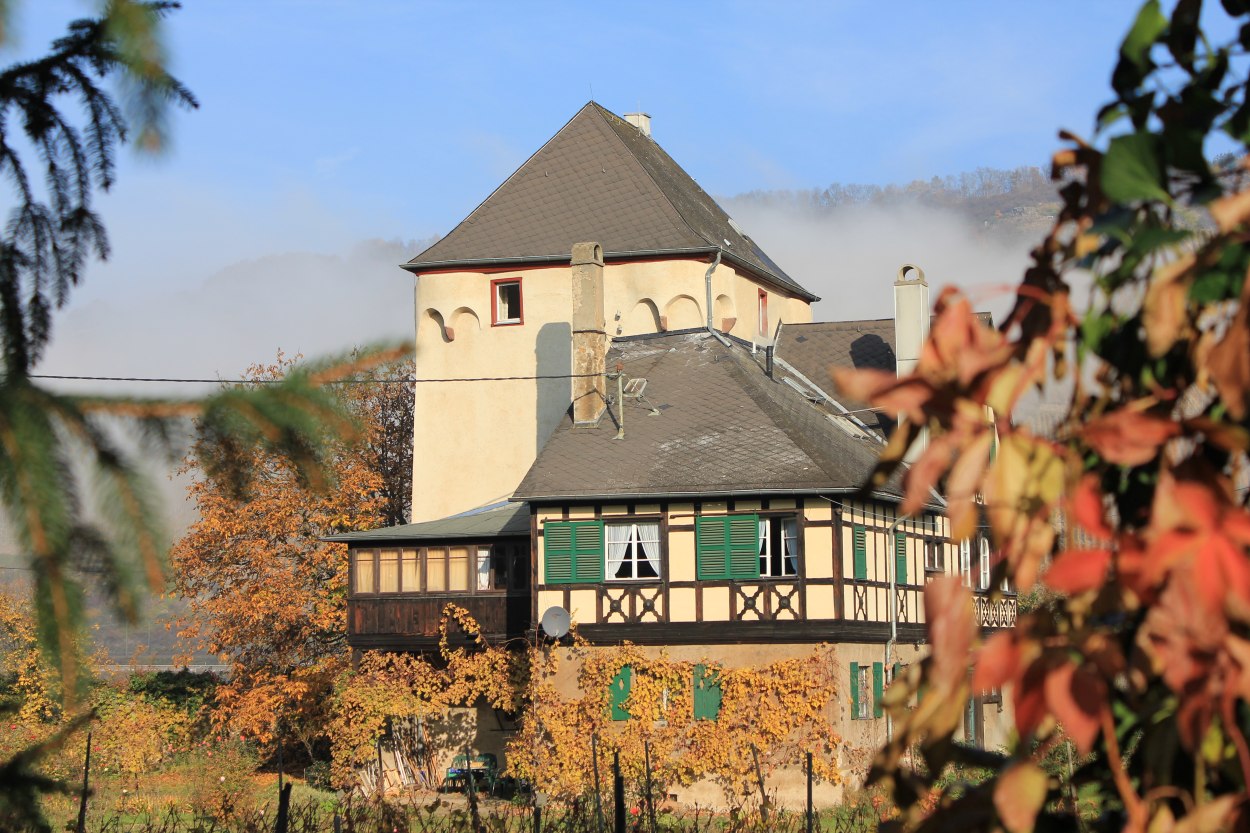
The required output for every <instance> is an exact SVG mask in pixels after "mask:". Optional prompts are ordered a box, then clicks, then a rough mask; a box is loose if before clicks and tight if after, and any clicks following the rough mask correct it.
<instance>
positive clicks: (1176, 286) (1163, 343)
mask: <svg viewBox="0 0 1250 833" xmlns="http://www.w3.org/2000/svg"><path fill="white" fill-rule="evenodd" d="M1197 264H1198V259H1197V257H1196V256H1195V255H1194V253H1193V252H1188V253H1186V254H1184V255H1181V256H1180V257H1179V258H1177V259H1176V260H1174V261H1173V262H1171V263H1169V264H1167V265H1166V266H1164V267H1163V268H1162V269H1159V270H1158V271H1157V272H1155V274H1154V275H1153V276H1152V277H1151V279H1150V288H1149V289H1147V290H1146V300H1145V301H1144V302H1143V304H1142V324H1143V326H1144V327H1145V329H1146V349H1147V350H1149V351H1150V355H1151V356H1154V357H1156V358H1158V357H1159V356H1162V355H1163V354H1165V353H1167V352H1168V351H1169V350H1171V349H1172V345H1173V344H1175V343H1176V342H1177V340H1179V339H1180V338H1181V336H1182V335H1183V334H1184V333H1185V331H1186V330H1187V328H1188V324H1189V318H1188V316H1187V315H1186V303H1187V299H1188V297H1189V287H1190V284H1192V283H1193V279H1194V270H1195V267H1196V266H1197Z"/></svg>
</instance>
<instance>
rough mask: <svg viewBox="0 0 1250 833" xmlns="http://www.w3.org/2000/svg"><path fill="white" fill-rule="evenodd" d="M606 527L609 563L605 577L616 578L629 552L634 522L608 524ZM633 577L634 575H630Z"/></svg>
mask: <svg viewBox="0 0 1250 833" xmlns="http://www.w3.org/2000/svg"><path fill="white" fill-rule="evenodd" d="M604 529H606V530H607V533H608V563H607V564H606V565H605V566H604V571H603V575H604V578H608V579H613V578H616V571H617V570H619V569H621V564H622V563H624V561H625V555H626V554H627V553H628V552H629V539H630V537H631V535H632V533H633V531H634V525H633V524H607V525H606V526H605V527H604ZM630 578H632V576H631V577H630Z"/></svg>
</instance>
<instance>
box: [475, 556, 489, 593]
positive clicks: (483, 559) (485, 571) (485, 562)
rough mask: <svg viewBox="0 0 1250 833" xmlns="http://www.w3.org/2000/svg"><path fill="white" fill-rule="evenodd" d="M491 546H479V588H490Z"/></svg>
mask: <svg viewBox="0 0 1250 833" xmlns="http://www.w3.org/2000/svg"><path fill="white" fill-rule="evenodd" d="M490 564H491V557H490V547H478V548H477V589H478V590H489V589H490Z"/></svg>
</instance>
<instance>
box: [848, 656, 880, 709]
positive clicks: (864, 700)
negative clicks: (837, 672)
mask: <svg viewBox="0 0 1250 833" xmlns="http://www.w3.org/2000/svg"><path fill="white" fill-rule="evenodd" d="M870 671H871V674H872V676H871V677H870V676H869V672H870ZM884 692H885V666H884V665H882V663H879V662H874V663H873V664H872V667H871V669H870V668H869V667H868V666H867V665H860V664H859V663H858V662H852V663H851V719H852V720H868V719H869V718H870V717H881V716H882V715H883V714H884V713H885V712H884V711H883V710H882V704H881V698H882V696H883V694H884Z"/></svg>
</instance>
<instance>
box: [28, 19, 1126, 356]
mask: <svg viewBox="0 0 1250 833" xmlns="http://www.w3.org/2000/svg"><path fill="white" fill-rule="evenodd" d="M1136 6H1137V3H1136V2H1118V1H1117V2H1110V1H1108V2H1090V0H1084V1H1083V2H1070V0H1050V2H1046V3H1021V2H1002V0H999V2H959V1H958V0H952V1H951V2H943V3H935V2H896V3H870V2H826V3H801V2H769V3H765V2H753V3H745V2H715V3H712V2H665V3H659V2H643V3H571V2H570V3H556V2H544V3H519V2H508V3H505V2H499V3H480V2H428V3H417V2H396V0H355V2H347V1H346V0H343V1H342V2H332V1H331V0H187V2H185V7H184V8H183V9H182V10H181V11H179V12H177V13H175V14H174V15H173V16H172V17H171V18H170V20H169V24H168V29H169V35H170V39H169V42H170V47H171V55H172V65H173V68H174V71H175V73H176V74H177V75H178V76H179V77H180V78H182V80H183V81H185V82H186V84H187V85H188V86H189V87H190V88H191V89H192V90H193V91H194V92H195V94H196V95H197V96H198V97H199V99H200V101H201V105H202V106H201V108H200V109H199V110H197V111H194V112H188V113H184V114H179V115H177V116H176V117H175V118H174V142H173V146H172V147H171V148H170V150H169V152H168V153H166V154H165V155H164V156H162V157H161V158H158V159H150V158H136V157H135V156H134V155H133V154H130V153H127V154H125V158H124V160H123V164H122V170H121V173H120V178H119V183H118V185H117V187H116V188H115V190H114V191H113V192H112V193H111V194H110V195H108V197H107V198H106V199H104V200H102V201H101V203H100V205H101V207H102V208H103V210H104V213H105V218H106V221H107V223H108V224H109V229H110V232H111V234H112V236H113V240H114V249H115V254H114V257H113V259H112V260H111V261H110V263H109V264H105V265H101V266H96V267H93V268H92V269H91V270H90V271H89V273H88V279H87V282H86V285H85V286H84V287H83V288H82V289H81V291H80V293H79V295H78V296H77V298H76V299H75V301H74V303H73V304H72V305H71V308H70V310H69V311H68V312H67V313H66V315H65V316H64V317H63V321H62V324H63V325H64V326H62V328H61V329H60V331H59V333H58V340H59V349H57V348H54V350H53V351H52V352H51V353H50V355H49V358H48V361H47V362H45V364H44V369H45V370H46V371H47V372H66V373H69V372H100V373H104V372H106V371H112V372H117V373H126V374H130V373H158V372H159V373H172V372H177V369H178V368H182V369H183V372H185V373H188V374H203V373H211V372H222V373H233V372H237V371H238V370H239V369H241V367H240V362H241V361H242V359H241V358H240V356H241V355H242V352H238V354H237V355H236V353H232V352H231V350H236V351H242V350H248V351H252V353H253V354H254V355H255V360H263V359H266V358H269V357H271V356H272V355H273V352H274V350H275V349H276V348H277V347H278V346H281V347H284V348H286V349H287V350H295V349H298V350H303V351H305V352H309V351H312V350H322V349H326V348H329V347H334V346H336V345H339V344H340V343H341V344H342V346H347V345H349V344H351V343H354V342H358V341H361V340H367V338H368V337H369V336H371V335H373V331H372V330H370V328H371V327H372V328H373V330H376V332H377V335H378V336H389V335H405V334H406V332H405V330H406V328H408V327H409V326H410V325H409V324H408V323H407V322H409V321H410V320H411V312H410V308H411V301H410V298H411V289H412V287H411V279H410V278H408V277H407V276H406V275H405V273H403V272H401V271H400V270H398V269H395V268H393V263H391V262H387V261H386V258H387V257H390V256H391V254H392V253H391V251H390V250H385V251H381V252H379V251H372V250H371V252H370V253H368V254H367V255H361V253H360V249H359V245H358V244H359V243H360V242H361V241H364V240H368V239H373V238H380V239H385V240H420V239H424V238H428V237H429V236H431V235H435V234H442V233H445V232H447V231H448V230H449V229H450V228H451V227H452V226H453V225H454V224H455V223H456V222H458V221H459V220H460V219H461V218H462V217H463V216H464V215H465V214H467V213H468V212H469V211H470V210H472V208H473V207H474V206H475V205H476V204H477V203H478V202H479V201H480V200H481V199H483V198H484V197H485V196H486V195H487V194H489V192H490V191H491V189H492V188H494V187H495V186H496V185H497V184H498V183H499V182H500V181H502V180H503V178H504V177H506V176H507V175H508V174H509V173H510V172H511V171H512V170H514V169H515V168H516V167H517V166H518V165H519V164H520V163H521V162H523V161H524V160H525V158H526V157H527V156H528V155H529V154H530V153H532V152H533V151H534V150H536V149H537V148H538V147H539V146H540V145H541V144H542V143H543V142H544V141H545V140H546V139H547V138H549V137H550V136H551V135H552V134H553V133H554V132H555V131H556V130H558V129H559V128H560V126H561V125H563V124H564V123H565V122H566V121H567V120H568V119H569V118H570V117H571V116H572V115H573V114H574V113H575V112H576V111H577V110H578V108H579V107H580V106H581V105H582V104H584V103H585V102H586V101H587V100H588V99H589V98H591V96H592V91H593V97H594V98H595V99H596V100H598V101H599V102H600V103H602V104H603V105H605V106H606V107H608V108H609V109H611V110H614V111H615V112H618V113H623V112H627V111H631V110H634V109H637V108H638V107H639V106H641V108H642V109H643V110H645V111H647V112H649V113H651V114H652V116H653V118H654V127H653V130H654V136H655V138H656V139H657V141H659V142H660V143H661V144H662V145H663V146H664V147H665V149H666V150H668V151H669V153H670V154H672V156H673V157H674V158H675V159H677V161H678V162H680V163H681V164H682V165H683V166H684V167H686V169H687V170H688V171H690V173H691V174H692V175H693V176H694V177H695V178H696V179H697V180H698V181H699V182H700V183H701V184H702V185H703V186H704V187H705V188H706V189H707V190H708V191H710V192H711V193H713V194H715V195H725V196H728V195H732V194H736V193H741V192H745V191H750V190H753V189H769V188H806V187H814V186H822V185H826V184H828V183H830V182H833V181H840V182H869V183H888V182H906V181H908V180H911V179H914V178H920V177H929V176H932V175H935V174H937V175H945V174H954V173H958V172H961V171H965V170H971V169H974V168H976V167H978V166H992V167H1013V166H1016V165H1024V164H1036V165H1043V164H1045V162H1046V160H1047V159H1048V158H1049V155H1050V153H1051V152H1052V151H1053V150H1054V149H1055V148H1056V147H1057V145H1058V141H1057V139H1056V136H1055V134H1056V131H1057V129H1058V128H1059V127H1067V128H1071V129H1073V130H1075V131H1077V132H1079V133H1088V132H1089V131H1090V127H1091V124H1092V119H1093V114H1094V112H1095V110H1096V108H1097V106H1098V105H1099V104H1100V103H1101V102H1102V101H1104V100H1105V99H1106V97H1107V90H1108V87H1107V79H1108V77H1109V75H1110V71H1111V67H1112V65H1113V63H1114V58H1115V53H1116V47H1117V44H1118V42H1119V40H1120V38H1121V37H1122V36H1123V33H1124V32H1125V31H1126V29H1127V27H1128V25H1129V23H1130V22H1131V20H1132V17H1133V15H1134V14H1135V10H1136ZM94 7H95V4H94V3H92V2H89V0H38V2H35V0H26V1H25V2H23V3H20V4H19V5H18V17H17V20H16V24H17V25H16V31H17V35H18V37H19V38H20V41H19V43H18V46H17V49H16V51H14V50H10V58H12V57H16V56H17V55H22V54H35V53H37V52H38V51H39V50H41V49H42V48H44V46H45V45H46V44H47V43H48V41H50V40H51V38H52V37H54V36H55V35H56V34H57V32H58V31H60V30H61V28H62V27H63V26H64V23H65V21H66V20H68V19H70V18H72V17H73V16H76V15H79V14H82V13H84V12H88V11H90V10H91V9H92V8H94ZM748 230H750V228H748ZM757 236H758V235H757ZM402 248H403V247H402V246H401V247H400V249H402ZM765 248H768V245H767V243H766V244H765ZM292 253H294V254H299V255H300V256H305V255H309V256H318V257H321V258H323V259H330V260H331V261H334V262H335V263H338V267H333V268H332V267H330V266H328V267H326V268H327V269H328V270H329V272H330V273H333V272H334V269H335V268H339V267H341V269H340V271H341V272H342V274H341V275H340V276H339V277H338V278H336V277H334V275H333V274H328V275H326V276H322V277H321V278H319V280H322V283H310V284H309V285H308V286H306V287H304V288H303V290H301V289H300V283H299V281H300V275H301V273H302V274H308V272H306V271H302V270H306V269H307V263H304V264H303V265H299V264H296V265H294V266H292V264H291V263H288V262H286V261H284V260H282V258H284V257H286V256H287V255H289V254H292ZM300 253H303V254H300ZM400 253H401V254H403V252H402V251H401V252H400ZM412 253H413V252H408V254H412ZM773 255H774V257H776V258H777V259H778V260H779V261H780V262H781V263H782V265H783V266H787V263H786V258H785V253H784V252H773ZM353 258H355V259H353ZM375 261H376V262H375ZM258 262H259V263H261V264H262V265H263V264H269V266H268V267H265V268H258V267H256V264H257V263H258ZM327 262H328V261H327ZM249 264H250V265H249ZM288 267H289V268H288ZM240 270H242V271H240ZM267 270H269V271H272V272H273V273H275V274H276V273H278V272H282V274H281V275H279V276H278V277H277V278H274V282H273V283H272V285H268V284H266V283H265V281H266V280H267V278H266V272H267ZM283 270H286V271H283ZM313 271H315V270H313ZM366 273H367V274H366ZM231 276H233V277H231ZM798 277H799V278H800V280H802V279H803V276H802V275H799V276H798ZM855 277H856V276H854V275H847V276H844V277H842V278H838V280H845V281H852V280H854V279H855ZM830 280H834V278H830ZM335 281H339V282H340V283H341V284H342V287H345V288H342V289H341V291H336V290H328V289H325V285H326V282H330V283H333V282H335ZM353 282H357V283H356V284H355V286H358V287H360V289H359V291H355V292H354V294H353V289H352V287H353ZM249 286H252V287H254V288H255V291H256V293H257V294H256V298H258V299H261V300H260V301H258V304H262V305H263V306H264V307H265V309H263V310H261V311H260V312H263V313H265V314H267V315H268V318H265V317H264V316H263V315H262V316H261V317H259V318H257V319H256V320H257V321H265V320H268V321H270V322H271V324H272V330H273V332H272V333H267V332H264V330H265V328H264V327H258V326H257V325H256V324H255V323H254V322H252V323H247V322H244V323H247V326H244V325H243V323H240V325H239V335H237V336H235V337H233V338H234V342H235V343H232V344H230V345H227V344H224V343H223V339H221V338H215V337H213V335H212V334H211V333H212V331H213V330H214V328H216V327H218V326H220V325H221V322H219V321H217V320H215V319H213V318H211V317H210V316H211V315H215V314H218V313H222V314H224V315H227V316H231V315H234V314H235V313H237V312H238V308H239V305H240V304H246V303H247V301H246V298H239V297H237V295H238V293H239V291H240V288H241V287H249ZM293 287H294V289H293ZM379 287H385V289H380V288H379ZM830 287H832V289H833V291H835V292H836V291H837V288H838V284H837V283H836V282H835V283H832V284H830ZM366 290H367V291H366ZM214 292H215V293H216V295H214V294H213V293H214ZM828 292H829V288H828V287H826V288H825V289H824V291H823V292H822V294H826V295H827V294H828ZM231 293H233V295H232V296H231V297H227V296H228V295H230V294H231ZM292 295H294V297H291V296H292ZM210 296H211V297H213V298H216V301H215V302H212V303H210V302H207V301H205V300H204V299H205V298H208V297H210ZM218 296H220V297H218ZM318 296H328V297H318ZM218 302H219V303H218ZM883 303H884V302H883ZM179 304H181V305H182V307H185V308H186V309H187V310H191V311H194V312H195V313H196V314H198V315H199V316H200V317H199V318H197V317H196V316H195V315H192V314H191V313H190V312H188V313H187V314H186V315H185V316H184V317H183V318H177V317H176V316H175V317H174V319H173V320H176V321H178V322H179V323H178V324H177V331H176V333H175V335H176V336H177V337H176V338H173V339H172V340H171V335H170V334H169V333H166V332H164V330H167V329H169V326H171V325H169V324H168V322H165V326H162V322H160V321H159V318H160V317H161V314H160V313H161V310H168V309H175V308H179ZM231 304H233V305H234V306H233V307H232V306H231ZM355 304H358V305H359V309H357V310H354V311H353V312H356V313H359V314H358V315H357V316H356V318H353V319H352V320H351V321H350V322H345V320H344V317H343V311H344V308H345V307H346V306H349V305H355ZM145 305H146V306H145ZM153 305H155V309H153V308H152V306H153ZM405 307H407V309H405ZM135 309H145V310H146V311H145V312H144V313H143V316H141V317H140V318H139V320H138V321H137V322H136V323H134V324H133V325H131V326H128V327H127V329H128V330H129V331H130V332H129V333H128V336H129V338H131V340H132V341H133V342H135V343H134V344H132V345H130V347H128V348H127V349H128V351H129V352H124V351H123V352H116V353H114V352H110V347H111V345H112V343H113V342H114V341H117V342H118V344H120V343H121V342H123V341H125V339H123V338H121V337H120V336H117V335H116V333H115V330H116V324H117V322H118V321H119V320H129V319H126V315H127V314H133V312H134V310H135ZM223 310H224V311H225V312H222V311H223ZM230 310H234V311H233V312H231V311H230ZM253 312H257V311H255V310H253ZM257 314H258V315H259V314H260V313H257ZM75 316H77V317H75ZM154 317H155V318H157V319H158V320H156V321H152V318H154ZM347 317H348V318H350V317H351V316H350V315H349V316H347ZM357 319H358V320H357ZM143 320H147V321H149V322H150V323H151V324H152V325H153V329H152V331H151V332H141V333H135V332H134V330H135V329H136V328H137V327H140V326H141V323H142V321H143ZM371 320H372V321H373V322H375V323H374V324H370V323H369V322H370V321H371ZM198 321H203V322H204V323H203V326H202V327H201V328H200V330H199V331H195V329H196V326H197V325H196V322H198ZM251 321H252V320H251V319H248V322H251ZM110 326H112V327H113V328H114V331H113V333H112V334H110V329H109V327H110ZM301 326H302V327H303V329H301ZM93 327H94V329H93ZM258 330H259V332H258ZM366 330H370V331H369V332H365V331H366ZM84 332H88V333H93V335H92V336H91V339H90V340H85V339H84V337H82V336H81V333H84ZM76 333H77V334H78V335H77V337H76ZM240 339H242V342H239V340H240ZM267 339H268V340H267ZM274 341H280V342H281V343H272V342H274ZM292 341H294V343H292ZM93 345H94V349H92V346H93ZM227 348H229V349H227ZM118 349H119V350H120V349H121V348H120V347H119V348H118ZM110 362H113V365H111V366H110V365H109V363H110Z"/></svg>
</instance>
